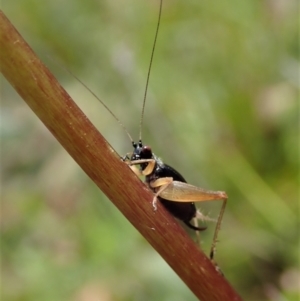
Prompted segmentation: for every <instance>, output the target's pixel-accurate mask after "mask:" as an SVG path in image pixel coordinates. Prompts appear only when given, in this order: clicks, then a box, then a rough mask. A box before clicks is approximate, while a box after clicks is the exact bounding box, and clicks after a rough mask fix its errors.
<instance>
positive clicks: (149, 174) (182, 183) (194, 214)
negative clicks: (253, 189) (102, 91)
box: [82, 0, 227, 269]
mask: <svg viewBox="0 0 300 301" xmlns="http://www.w3.org/2000/svg"><path fill="white" fill-rule="evenodd" d="M162 6H163V0H160V4H159V12H158V21H157V26H156V31H155V36H154V42H153V48H152V51H151V57H150V64H149V68H148V74H147V80H146V87H145V92H144V98H143V103H142V112H141V119H140V125H139V127H140V134H139V140H138V142H137V143H136V142H134V140H133V139H132V137H131V135H130V134H129V132H128V131H127V129H126V127H125V126H124V125H123V123H122V122H121V121H120V120H119V119H118V118H117V117H116V115H115V114H114V113H113V112H112V111H111V110H110V109H109V107H108V106H107V105H106V104H105V103H104V102H103V101H102V100H101V99H100V98H99V97H97V95H95V93H93V92H92V91H91V90H90V89H89V88H88V87H87V86H86V85H85V84H84V83H82V84H83V85H84V86H85V87H86V88H87V89H88V90H89V91H90V92H91V93H92V94H93V95H94V96H95V97H96V98H97V99H98V100H99V101H100V103H101V104H102V105H103V106H104V107H105V108H106V110H107V111H108V112H109V113H110V114H111V115H112V117H113V118H114V119H115V120H116V121H117V122H118V123H119V125H120V126H121V127H122V128H123V130H124V131H125V132H126V134H127V136H128V137H129V139H130V141H131V144H132V147H133V152H130V153H127V154H126V155H125V156H123V157H122V158H121V160H122V161H123V162H124V163H125V164H127V165H128V166H129V167H130V168H131V170H132V171H133V172H134V173H135V174H136V175H137V176H144V177H145V183H146V185H147V186H148V188H149V189H150V190H151V191H152V192H153V193H154V196H153V201H152V206H153V210H158V207H159V206H158V203H160V204H162V205H163V206H164V208H165V209H166V210H167V211H168V212H169V213H170V214H172V215H173V216H174V217H175V218H177V219H179V220H181V221H182V222H183V223H184V224H185V225H186V226H187V227H189V228H191V229H193V230H195V231H196V236H197V237H196V241H197V243H198V244H199V246H200V236H199V231H203V230H205V229H206V227H199V226H198V220H201V221H211V222H216V226H215V231H214V235H213V239H212V244H211V248H210V253H209V258H210V260H211V261H212V262H213V264H214V265H215V266H216V268H217V269H218V266H217V265H216V263H215V261H214V257H215V253H216V244H217V241H218V234H219V231H220V228H221V222H222V219H223V215H224V211H225V207H226V203H227V194H226V193H225V192H223V191H210V190H205V189H203V188H200V187H197V186H193V185H190V184H188V183H187V182H186V180H185V179H184V177H183V176H182V175H181V174H180V173H179V172H178V171H176V170H175V169H174V168H173V167H171V166H169V165H167V164H165V163H163V162H162V160H161V159H160V158H159V157H157V156H156V155H155V154H154V153H153V152H152V150H151V147H150V146H148V145H144V144H143V142H142V127H143V118H144V111H145V104H146V98H147V90H148V86H149V79H150V73H151V68H152V62H153V57H154V52H155V47H156V42H157V37H158V32H159V26H160V23H161V15H162ZM138 166H139V168H138ZM214 200H220V201H222V207H221V209H220V213H219V216H218V218H217V220H215V219H212V218H210V217H208V216H205V215H204V214H203V213H201V211H200V210H199V209H197V208H196V206H195V203H197V202H204V201H205V202H207V201H214ZM191 221H193V224H192V223H191Z"/></svg>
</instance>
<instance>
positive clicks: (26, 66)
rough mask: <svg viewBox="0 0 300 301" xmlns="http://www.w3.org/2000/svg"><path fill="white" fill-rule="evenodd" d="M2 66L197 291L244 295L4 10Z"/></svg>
mask: <svg viewBox="0 0 300 301" xmlns="http://www.w3.org/2000/svg"><path fill="white" fill-rule="evenodd" d="M0 28H1V31H0V33H1V38H0V39H1V72H2V73H3V75H4V76H5V77H6V79H7V80H8V81H9V82H10V84H11V85H12V86H13V87H14V88H15V89H16V91H17V92H18V93H19V94H20V96H21V97H22V98H23V99H24V100H25V102H26V103H27V104H28V105H29V107H30V108H31V109H32V111H33V112H34V113H35V114H36V115H37V116H38V117H39V118H40V120H41V121H42V122H43V123H44V124H45V126H46V127H47V128H48V129H49V130H50V131H51V133H52V134H53V135H54V137H55V138H56V139H57V140H58V141H59V142H60V143H61V145H62V146H63V147H64V148H65V149H66V151H67V152H68V153H69V154H70V155H71V156H72V157H73V158H74V160H76V162H77V163H78V164H79V166H80V167H81V168H82V169H83V170H84V171H85V172H86V173H87V174H88V176H89V177H90V178H91V179H92V180H93V181H94V182H95V183H96V184H97V185H98V187H99V188H100V189H101V190H102V191H103V192H104V193H105V194H106V195H107V197H108V198H109V199H110V200H111V201H112V202H113V203H114V204H115V206H116V207H117V208H118V209H119V210H120V211H121V212H122V213H123V214H124V215H125V216H126V218H127V219H128V220H129V221H130V222H131V223H132V225H133V226H134V227H135V228H136V229H137V230H138V231H139V232H140V233H141V234H142V235H143V236H144V237H145V238H146V239H147V240H148V242H149V243H150V244H151V245H152V246H153V248H154V249H155V250H156V251H157V252H158V253H159V254H160V255H161V256H162V257H163V258H164V259H165V260H166V262H167V263H168V264H169V265H170V266H171V267H172V268H173V270H174V271H175V272H176V273H177V274H178V275H179V277H180V278H181V279H182V280H183V281H184V282H185V283H186V284H187V286H188V287H189V288H190V289H191V290H192V291H193V292H194V294H195V295H196V296H197V297H198V298H199V299H201V300H202V301H205V300H207V301H208V300H211V301H213V300H215V301H220V300H222V301H233V300H241V298H240V297H239V296H238V295H237V294H236V292H235V291H234V290H233V289H232V288H231V286H230V285H229V284H228V282H227V281H226V279H225V278H224V277H223V276H221V275H220V274H219V273H218V272H217V271H216V269H215V267H214V265H212V264H211V262H210V260H209V259H208V258H207V257H206V256H205V255H204V254H203V252H202V251H201V250H199V248H198V247H197V246H196V244H195V243H194V242H193V241H192V240H191V239H190V238H189V237H188V236H187V234H186V233H185V231H184V230H183V229H182V228H181V226H180V225H179V224H178V223H177V222H176V221H175V220H174V219H173V217H172V216H170V215H169V213H168V212H166V211H165V210H164V208H163V207H162V206H159V207H158V211H157V212H154V211H153V209H152V205H151V202H152V198H153V195H152V193H151V192H150V191H149V190H148V189H147V188H146V187H145V185H144V184H143V183H142V182H141V181H140V180H139V179H138V178H137V177H136V176H135V175H134V174H133V173H132V172H131V171H130V169H129V168H128V166H127V165H126V164H124V163H123V162H122V161H121V160H120V158H119V156H118V155H117V154H116V153H115V151H114V150H113V149H112V148H111V146H110V145H109V144H108V143H107V141H105V139H104V138H103V137H102V136H101V134H100V133H99V132H98V131H97V130H96V129H95V127H94V126H93V125H92V124H91V123H90V121H89V120H88V119H87V118H86V116H85V115H84V114H83V113H82V112H81V110H80V109H79V108H78V107H77V105H76V104H75V103H74V102H73V100H72V99H71V98H70V96H69V95H68V94H67V93H66V92H65V90H64V89H63V88H62V87H61V86H60V85H59V83H58V82H57V81H56V79H55V78H54V77H53V76H52V74H51V73H50V72H49V70H48V69H47V68H46V67H45V66H44V65H43V64H42V63H41V61H40V60H39V59H38V58H37V56H36V55H35V54H34V52H33V51H32V50H31V49H30V47H29V46H28V45H27V43H26V42H25V41H24V40H23V39H22V37H21V36H20V35H19V33H18V32H17V31H16V30H15V28H14V27H13V26H12V24H11V23H10V22H9V20H8V19H7V18H6V17H5V15H4V14H3V12H2V11H0Z"/></svg>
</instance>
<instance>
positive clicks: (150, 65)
mask: <svg viewBox="0 0 300 301" xmlns="http://www.w3.org/2000/svg"><path fill="white" fill-rule="evenodd" d="M162 3H163V0H160V5H159V13H158V21H157V27H156V32H155V37H154V43H153V47H152V52H151V58H150V64H149V69H148V75H147V81H146V88H145V94H144V100H143V107H142V114H141V121H140V138H139V141H142V127H143V119H144V112H145V105H146V98H147V91H148V86H149V79H150V72H151V67H152V61H153V56H154V51H155V46H156V40H157V36H158V30H159V25H160V18H161V11H162Z"/></svg>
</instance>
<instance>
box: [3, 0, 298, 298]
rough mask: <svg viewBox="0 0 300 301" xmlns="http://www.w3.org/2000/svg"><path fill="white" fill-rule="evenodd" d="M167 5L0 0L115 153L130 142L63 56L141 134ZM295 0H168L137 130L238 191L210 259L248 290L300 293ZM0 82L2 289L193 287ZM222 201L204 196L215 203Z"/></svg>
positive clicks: (187, 166)
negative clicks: (157, 30) (159, 17)
mask: <svg viewBox="0 0 300 301" xmlns="http://www.w3.org/2000/svg"><path fill="white" fill-rule="evenodd" d="M158 7H159V3H158V0H156V1H153V0H152V1H150V0H148V1H138V0H123V1H109V0H107V1H100V0H72V1H71V0H64V1H61V0H52V1H47V0H45V1H38V0H22V1H17V0H9V1H8V0H6V1H3V2H2V9H3V10H4V12H5V13H6V14H7V16H8V17H9V18H10V20H11V22H12V23H13V24H14V25H15V26H16V27H17V29H18V30H19V31H20V33H21V34H22V35H23V37H24V38H25V39H26V40H27V41H28V43H29V44H30V45H31V46H32V48H33V49H34V50H35V51H36V53H37V54H38V56H39V57H40V58H41V59H42V60H43V61H44V62H45V63H46V65H47V66H48V67H49V68H50V69H51V71H52V72H53V73H54V74H55V75H56V77H57V78H58V79H59V81H60V82H61V84H62V85H63V86H64V87H65V89H66V90H67V91H68V92H69V93H70V95H71V96H72V97H73V98H74V100H75V101H76V102H77V103H78V105H79V106H80V108H81V109H82V110H83V111H84V112H85V114H86V115H87V116H88V118H90V119H91V120H92V122H93V123H94V124H95V125H96V126H97V128H98V129H99V131H101V132H102V133H103V134H104V136H105V137H106V138H107V139H108V141H109V142H110V143H111V145H112V146H113V147H114V148H115V149H116V151H117V152H118V153H119V154H125V153H126V152H128V151H131V144H130V142H129V141H128V138H127V136H126V135H125V134H124V132H123V131H122V129H121V128H120V127H119V125H118V124H117V122H115V120H114V119H113V118H112V117H111V116H110V114H109V113H108V112H107V111H106V110H105V109H104V108H103V107H102V106H101V104H100V103H99V101H97V100H96V99H95V98H93V96H92V95H91V94H90V93H89V92H88V91H87V90H86V89H85V88H84V87H83V86H82V85H81V84H80V83H79V82H78V81H77V80H76V79H74V78H73V77H72V76H70V75H69V74H68V73H67V72H65V71H64V70H63V69H62V68H61V67H60V66H65V67H67V68H68V69H70V70H71V71H72V72H73V73H74V74H75V75H76V76H78V77H79V78H80V79H81V80H82V81H83V82H84V83H85V84H86V85H87V86H89V87H90V88H91V90H92V91H93V92H95V93H96V94H97V95H98V96H99V97H100V98H101V99H102V100H103V101H105V103H106V104H107V105H108V106H109V107H110V108H111V109H112V111H113V112H114V113H115V114H116V115H117V116H118V117H119V118H120V119H121V121H122V122H123V123H124V124H125V125H126V127H127V128H128V130H129V132H130V133H131V134H132V135H133V137H134V138H135V139H136V138H137V137H138V132H139V128H138V126H139V119H140V112H141V104H142V98H143V93H144V89H145V81H146V74H147V69H148V64H149V58H150V52H151V48H152V43H153V37H154V31H155V26H156V21H157V14H158ZM298 9H299V7H298V2H297V1H296V0H264V1H262V0H252V1H249V0H248V1H236V0H231V1H222V0H214V1H202V0H197V1H195V0H189V1H182V0H181V1H180V0H165V2H164V7H163V16H162V23H161V28H160V33H159V38H158V45H157V49H156V53H155V57H154V65H153V69H152V73H151V79H150V87H149V92H148V101H147V105H146V113H145V118H144V127H143V140H144V142H145V143H146V144H150V145H151V146H152V148H153V150H154V151H155V153H156V154H157V155H159V156H160V157H162V159H163V160H164V161H165V162H166V163H168V164H170V165H171V166H173V167H175V168H176V169H177V170H179V171H180V172H181V173H182V174H183V175H184V177H185V178H186V179H187V180H188V182H190V183H191V184H195V185H197V186H200V187H203V188H206V189H213V190H225V191H226V192H227V193H228V195H229V202H228V207H227V210H226V212H225V217H224V220H223V224H222V229H221V232H220V236H219V244H218V248H217V255H216V260H217V262H218V264H219V266H220V267H221V269H222V271H223V272H224V274H225V276H226V278H227V279H228V280H229V281H230V282H231V283H232V285H233V286H234V287H235V288H236V289H237V291H238V292H239V293H240V294H241V295H242V296H243V297H244V299H245V300H250V301H252V300H253V301H260V300H274V301H275V300H283V301H285V300H298V297H299V291H300V288H299V283H300V270H299V182H298V180H299V178H298V172H299V103H298V101H299V99H297V98H298V93H299V90H298V89H299V57H298V54H299V49H298V47H299V44H298V36H297V30H298V26H297V18H298ZM1 81H2V92H1V94H2V103H1V169H2V170H1V172H2V187H1V201H2V202H1V203H2V205H1V215H2V217H1V245H2V246H1V256H2V266H1V282H2V284H1V287H2V288H1V293H2V297H3V300H14V301H15V300H17V301H19V300H20V301H21V300H22V301H23V300H24V301H25V300H26V301H27V300H44V301H48V300H49V301H50V300H75V301H94V300H101V301H111V300H114V301H119V300H122V301H124V300H126V301H127V300H143V301H146V300H163V301H169V300H172V301H177V300H178V301H180V300H187V301H193V300H196V298H195V296H194V295H193V294H192V293H191V292H190V291H189V289H188V288H187V287H186V286H185V285H184V284H183V283H182V282H181V280H180V279H179V278H178V277H177V276H176V275H175V273H174V272H173V271H172V270H171V269H170V268H169V267H168V266H167V264H166V263H165V262H164V261H163V260H162V259H161V258H160V256H159V255H158V254H157V253H156V252H155V251H154V250H153V249H152V248H151V247H150V246H149V244H148V243H147V242H146V241H145V240H144V239H143V237H141V235H140V234H139V233H138V232H137V231H136V230H135V229H134V228H133V227H132V226H131V224H130V223H129V222H128V221H127V220H126V219H125V218H124V217H123V216H122V215H121V214H120V213H119V212H118V210H117V209H116V208H115V207H114V206H113V205H112V204H111V203H110V202H109V201H108V200H107V199H106V197H105V196H104V195H103V194H102V193H101V191H99V190H98V188H97V187H96V186H95V185H94V184H93V183H92V181H91V180H90V179H89V178H88V177H87V176H86V175H85V174H84V173H83V172H82V170H81V169H80V168H79V167H78V166H77V164H76V163H75V162H74V161H73V160H72V159H71V158H70V157H69V155H68V154H67V153H66V151H65V150H64V149H63V148H62V147H61V146H60V145H59V144H58V142H57V141H56V140H55V139H54V138H53V137H52V136H51V134H50V133H49V132H48V130H47V129H46V128H45V127H44V125H43V124H42V123H41V122H40V121H39V120H38V119H37V117H36V116H35V115H34V114H33V113H32V112H31V111H30V109H29V108H28V107H27V106H26V104H25V103H24V102H23V101H22V100H21V99H20V97H18V95H17V94H16V92H14V91H13V89H12V88H11V87H10V85H9V84H8V83H7V82H6V81H5V80H3V78H2V80H1ZM220 206H221V203H220V202H215V203H206V204H203V205H202V204H201V208H202V210H203V211H204V213H206V214H209V215H210V216H212V217H216V216H217V215H218V210H219V209H220ZM208 226H209V229H208V230H207V231H205V233H203V235H202V246H203V249H204V250H205V251H206V252H208V250H209V247H210V243H211V239H212V233H213V229H214V224H211V223H210V224H208ZM200 281H201V279H199V282H200ZM216 289H218V288H217V287H216Z"/></svg>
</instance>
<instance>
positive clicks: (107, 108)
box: [50, 58, 133, 144]
mask: <svg viewBox="0 0 300 301" xmlns="http://www.w3.org/2000/svg"><path fill="white" fill-rule="evenodd" d="M50 59H51V58H50ZM52 61H54V60H52ZM54 62H55V61H54ZM55 63H57V62H55ZM57 64H58V63H57ZM58 66H59V67H61V68H62V69H64V70H65V71H67V72H68V73H69V74H70V75H72V76H73V77H74V78H75V79H76V80H78V81H79V82H80V83H81V84H82V85H83V86H84V87H85V88H86V89H87V90H88V91H89V92H90V93H91V94H92V95H93V96H94V97H95V98H96V99H97V100H98V101H100V103H101V104H102V105H103V107H104V108H105V109H106V110H107V111H108V112H109V113H110V114H111V116H112V117H113V118H114V119H115V120H116V121H117V122H118V123H119V125H120V126H121V127H122V129H123V130H124V131H125V133H126V134H127V136H128V137H129V139H130V141H131V143H132V144H133V139H132V137H131V135H130V134H129V132H128V131H127V129H126V127H125V125H124V124H123V123H122V122H121V121H120V119H119V118H118V117H117V116H116V115H115V114H114V113H113V112H112V110H111V109H110V108H109V107H108V106H107V105H106V104H105V103H104V102H103V101H102V100H101V99H100V98H99V97H98V96H97V95H96V94H95V93H94V92H93V91H92V90H91V89H90V88H89V87H88V86H87V85H86V84H85V83H84V82H82V81H81V80H80V79H79V78H78V77H77V76H76V75H75V74H73V73H72V72H71V71H70V70H69V69H67V68H66V67H64V66H62V65H60V64H58Z"/></svg>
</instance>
